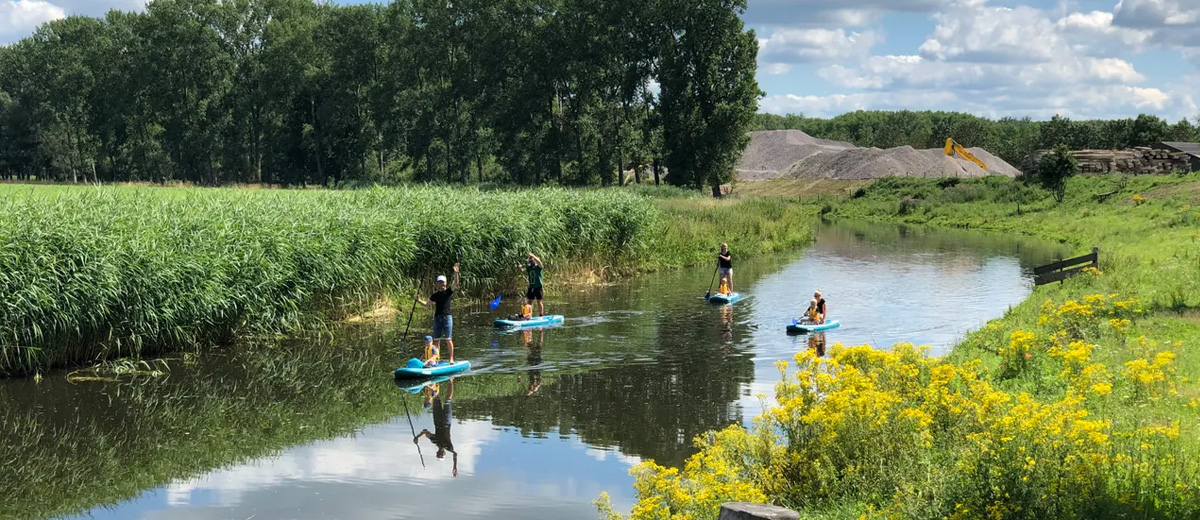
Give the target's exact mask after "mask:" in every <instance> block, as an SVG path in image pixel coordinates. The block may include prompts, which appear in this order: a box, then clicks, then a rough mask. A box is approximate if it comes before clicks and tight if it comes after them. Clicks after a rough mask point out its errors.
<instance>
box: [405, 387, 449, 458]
mask: <svg viewBox="0 0 1200 520" xmlns="http://www.w3.org/2000/svg"><path fill="white" fill-rule="evenodd" d="M446 386H447V392H446V398H445V399H442V395H441V392H440V390H439V388H438V385H436V384H434V385H429V386H427V387H425V407H426V408H428V407H431V406H432V407H433V433H430V432H429V430H427V429H423V430H421V433H418V434H417V436H416V437H413V444H419V443H420V441H421V437H426V438H428V439H429V440H430V441H432V442H433V444H434V445H435V446H437V449H438V450H437V458H439V459H445V458H446V452H447V451H448V452H450V453H451V454H452V455H453V456H452V457H451V459H452V460H453V462H452V464H453V468H452V473H453V475H454V476H456V477H457V476H458V452H457V451H454V443H452V442H451V441H450V420H451V416H450V401H451V400H452V399H453V398H454V378H450V381H449V382H447V383H446Z"/></svg>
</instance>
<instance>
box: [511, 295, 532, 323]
mask: <svg viewBox="0 0 1200 520" xmlns="http://www.w3.org/2000/svg"><path fill="white" fill-rule="evenodd" d="M532 319H533V305H531V304H530V303H529V300H525V304H524V305H521V314H513V315H512V316H509V317H508V320H509V321H527V320H532Z"/></svg>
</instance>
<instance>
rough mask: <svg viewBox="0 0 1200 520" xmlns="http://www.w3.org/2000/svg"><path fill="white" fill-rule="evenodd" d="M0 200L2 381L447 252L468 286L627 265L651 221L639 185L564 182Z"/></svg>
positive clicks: (192, 337) (381, 278)
mask: <svg viewBox="0 0 1200 520" xmlns="http://www.w3.org/2000/svg"><path fill="white" fill-rule="evenodd" d="M0 195H3V197H2V199H3V201H4V202H3V203H2V204H3V206H4V207H3V211H2V212H0V299H3V301H4V302H5V305H4V306H3V307H0V375H14V374H24V373H30V372H33V371H36V370H39V369H44V368H47V367H52V366H61V365H69V364H77V363H81V362H87V361H91V360H98V359H106V358H114V357H138V356H142V355H146V354H152V353H155V352H161V351H166V350H173V349H177V348H179V347H181V346H185V345H194V344H208V343H218V342H225V341H229V340H231V339H233V338H234V337H236V336H237V335H239V334H257V333H277V332H283V331H288V330H292V329H295V328H297V327H299V326H301V325H303V324H304V323H306V322H308V321H310V320H309V319H308V318H311V317H312V316H313V315H321V316H336V315H339V314H344V313H346V312H350V311H351V310H353V309H354V308H356V307H357V306H361V305H363V304H365V303H367V302H369V301H371V300H373V299H374V298H376V297H378V296H379V295H381V294H386V293H387V292H388V291H393V290H398V289H401V288H409V287H411V286H412V285H414V282H413V280H414V279H416V280H421V281H422V282H423V281H425V278H427V277H428V276H431V275H432V274H433V273H434V272H446V273H448V272H449V269H450V267H451V266H452V265H453V264H454V263H455V262H459V263H461V264H462V266H463V283H464V286H465V287H466V288H469V289H475V290H484V289H486V288H488V287H490V286H492V285H495V284H497V283H499V281H501V280H503V279H509V278H511V277H512V276H513V273H514V272H515V270H516V269H515V267H516V265H517V263H518V262H520V261H522V258H523V255H524V253H525V252H527V251H537V252H538V253H539V254H541V255H542V256H545V257H548V258H552V259H554V261H555V262H562V263H566V262H569V261H570V260H571V259H574V258H581V257H584V256H587V257H594V256H596V255H608V256H620V258H619V259H617V260H620V261H622V262H626V263H629V264H634V263H636V262H638V261H639V259H642V258H644V255H646V253H647V251H648V247H647V245H648V244H649V235H650V234H651V233H650V232H651V230H653V229H655V228H656V226H657V221H658V220H657V219H658V215H659V213H658V212H657V211H656V209H655V207H654V205H653V204H651V203H648V199H646V198H644V197H640V196H637V195H634V194H626V193H620V192H616V191H569V190H559V189H546V190H528V191H515V192H504V191H498V192H482V191H479V190H475V189H451V188H441V187H412V188H402V189H373V190H362V191H354V192H326V191H321V192H312V191H305V192H295V191H260V190H217V189H161V188H157V189H156V188H90V187H88V188H83V187H52V186H51V187H28V186H23V187H17V186H6V187H2V188H0ZM424 289H428V287H424ZM405 290H406V292H408V290H407V289H405Z"/></svg>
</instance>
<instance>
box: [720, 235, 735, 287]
mask: <svg viewBox="0 0 1200 520" xmlns="http://www.w3.org/2000/svg"><path fill="white" fill-rule="evenodd" d="M717 262H718V263H719V264H720V265H719V267H720V269H721V289H723V290H724V291H725V292H724V294H733V254H732V253H730V252H729V244H724V243H723V244H721V252H720V253H718V254H717Z"/></svg>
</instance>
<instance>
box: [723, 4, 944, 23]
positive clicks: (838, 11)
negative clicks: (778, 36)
mask: <svg viewBox="0 0 1200 520" xmlns="http://www.w3.org/2000/svg"><path fill="white" fill-rule="evenodd" d="M953 1H954V0H840V1H829V0H749V8H748V9H747V10H746V15H745V20H746V22H747V23H750V24H754V25H787V26H793V27H795V26H809V27H812V26H822V27H864V26H867V25H871V24H873V23H875V22H877V21H879V19H880V18H882V17H883V15H884V14H886V13H889V12H909V13H926V12H931V11H933V10H935V9H938V8H940V7H945V6H947V5H950V4H951V3H953Z"/></svg>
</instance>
